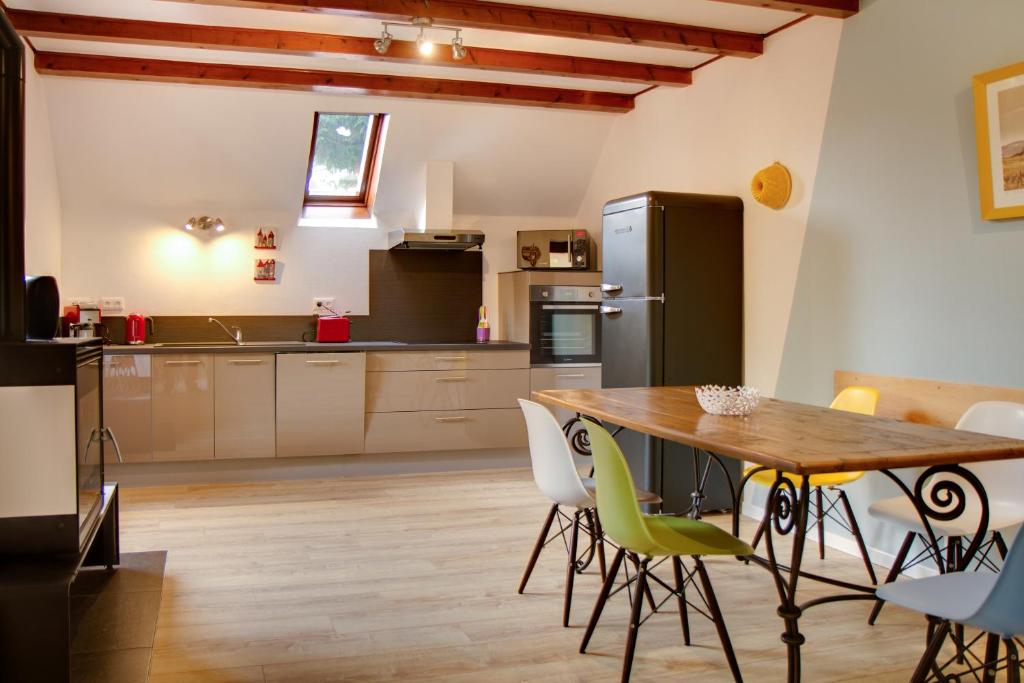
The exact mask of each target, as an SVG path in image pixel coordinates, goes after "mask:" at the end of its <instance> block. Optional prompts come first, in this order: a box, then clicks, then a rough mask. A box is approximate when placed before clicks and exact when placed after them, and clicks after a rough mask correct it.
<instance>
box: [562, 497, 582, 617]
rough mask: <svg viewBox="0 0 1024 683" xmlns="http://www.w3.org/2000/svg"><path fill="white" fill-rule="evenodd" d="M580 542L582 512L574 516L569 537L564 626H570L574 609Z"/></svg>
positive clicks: (563, 615)
mask: <svg viewBox="0 0 1024 683" xmlns="http://www.w3.org/2000/svg"><path fill="white" fill-rule="evenodd" d="M579 540H580V511H579V510H577V511H576V512H574V513H573V515H572V532H571V533H570V535H569V560H568V562H567V563H566V565H565V598H564V599H563V601H562V626H568V625H569V610H570V609H571V608H572V587H573V583H574V581H575V579H576V549H577V546H578V545H579Z"/></svg>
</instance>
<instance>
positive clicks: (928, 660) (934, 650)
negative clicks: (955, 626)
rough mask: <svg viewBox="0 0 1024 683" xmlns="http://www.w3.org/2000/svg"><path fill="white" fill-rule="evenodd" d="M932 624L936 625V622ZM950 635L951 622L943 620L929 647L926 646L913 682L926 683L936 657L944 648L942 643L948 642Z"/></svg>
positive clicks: (936, 629) (912, 679)
mask: <svg viewBox="0 0 1024 683" xmlns="http://www.w3.org/2000/svg"><path fill="white" fill-rule="evenodd" d="M932 624H933V625H934V622H932ZM948 635H949V622H948V621H943V622H941V623H940V624H938V627H937V628H935V634H934V635H933V636H932V639H931V641H930V642H929V643H928V647H927V648H925V651H924V654H923V655H922V656H921V661H919V662H918V663H917V668H916V669H914V675H913V676H911V678H910V681H911V683H924V681H926V680H927V679H928V672H929V671H931V668H932V667H933V666H934V665H935V659H936V658H937V657H938V656H939V651H940V650H941V649H942V644H943V643H944V642H946V636H948Z"/></svg>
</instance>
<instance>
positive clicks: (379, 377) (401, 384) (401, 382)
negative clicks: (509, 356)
mask: <svg viewBox="0 0 1024 683" xmlns="http://www.w3.org/2000/svg"><path fill="white" fill-rule="evenodd" d="M529 395H530V371H529V370H454V371H447V372H430V371H412V372H368V373H366V412H368V413H392V412H400V411H411V410H463V409H480V408H518V407H519V404H518V403H516V399H518V398H527V397H529Z"/></svg>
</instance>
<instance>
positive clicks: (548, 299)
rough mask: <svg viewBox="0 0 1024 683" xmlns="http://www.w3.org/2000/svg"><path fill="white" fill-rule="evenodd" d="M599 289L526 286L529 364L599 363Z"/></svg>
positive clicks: (541, 365)
mask: <svg viewBox="0 0 1024 683" xmlns="http://www.w3.org/2000/svg"><path fill="white" fill-rule="evenodd" d="M600 308H601V288H600V287H569V286H558V285H531V286H530V365H532V366H533V367H551V366H565V365H577V366H580V365H599V364H600V363H601V313H600Z"/></svg>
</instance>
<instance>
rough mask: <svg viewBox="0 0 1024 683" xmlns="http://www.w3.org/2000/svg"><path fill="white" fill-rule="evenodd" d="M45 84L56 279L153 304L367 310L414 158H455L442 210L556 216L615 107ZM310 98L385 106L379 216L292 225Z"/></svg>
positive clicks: (174, 309) (173, 311)
mask: <svg viewBox="0 0 1024 683" xmlns="http://www.w3.org/2000/svg"><path fill="white" fill-rule="evenodd" d="M46 85H47V94H48V97H49V104H50V111H51V118H52V121H53V136H54V145H55V148H56V155H57V167H58V170H59V174H60V184H61V199H62V209H63V217H64V231H63V239H62V243H63V256H64V269H63V286H62V293H63V295H64V297H65V298H69V297H85V296H88V297H104V296H124V297H126V299H127V306H128V308H129V309H131V310H140V311H142V312H145V313H148V314H151V315H152V314H157V315H188V314H198V315H202V314H209V313H221V314H238V315H242V314H250V315H257V314H281V315H287V314H293V315H294V314H305V313H307V312H309V311H310V310H311V304H310V300H311V298H312V297H313V296H334V297H335V298H336V303H337V305H338V306H340V307H342V308H343V309H351V310H352V311H353V313H356V314H365V313H367V312H368V311H367V306H368V300H367V277H366V272H367V254H366V252H367V250H369V249H377V248H384V246H385V239H386V232H387V230H389V229H393V228H399V227H414V226H416V225H417V222H418V218H419V216H420V213H421V210H422V205H423V201H424V194H425V168H426V163H427V161H430V160H446V161H452V162H454V169H455V173H454V186H455V196H454V212H455V214H459V215H462V216H467V215H468V216H473V217H474V218H472V219H464V220H463V219H460V220H461V221H462V223H460V225H461V226H462V227H476V228H479V229H483V230H484V231H485V232H487V233H489V234H490V233H491V231H492V230H493V231H496V232H495V234H504V233H507V232H508V231H509V230H512V231H513V232H514V225H516V224H521V223H523V219H520V218H516V217H517V216H523V215H527V216H530V215H532V216H564V217H566V218H564V219H560V220H561V221H563V222H564V223H568V222H571V221H572V220H574V218H573V217H574V216H575V213H576V211H577V208H578V207H579V204H580V201H581V199H582V197H583V193H584V192H585V190H586V187H587V182H588V180H589V178H590V175H591V172H592V169H593V167H594V165H595V163H596V161H597V157H598V155H599V154H600V150H601V148H602V146H603V144H604V140H605V138H606V136H607V133H608V130H609V129H610V127H611V125H612V123H613V121H614V116H612V115H608V114H599V113H588V112H574V111H562V110H551V109H535V108H523V107H505V106H495V105H480V104H462V103H447V102H434V101H418V100H400V99H382V98H358V97H340V96H332V95H322V94H311V93H292V92H282V91H264V90H247V89H238V88H220V87H209V86H194V85H174V84H159V83H138V82H121V81H100V80H87V79H75V78H57V77H52V78H47V79H46ZM318 110H320V111H383V112H388V113H390V114H391V115H392V117H391V122H390V127H389V133H388V140H387V144H386V146H385V150H384V158H383V165H382V171H381V179H380V189H379V192H378V197H377V207H376V213H377V219H378V221H377V224H378V227H376V228H360V229H338V228H311V227H297V226H296V221H297V218H298V215H299V211H300V208H301V199H302V188H303V184H304V181H305V173H306V164H307V161H308V154H309V141H310V133H311V130H312V121H313V112H315V111H318ZM203 213H207V214H210V215H213V216H219V217H221V218H223V219H224V222H225V223H226V224H227V225H228V228H229V230H228V232H227V233H226V234H225V235H222V236H219V237H214V238H212V239H206V240H203V239H201V238H196V237H194V236H192V235H189V234H186V233H185V232H184V231H183V230H182V229H181V225H182V224H183V222H184V221H185V220H186V219H187V218H188V217H189V216H192V215H198V214H203ZM528 221H531V222H533V224H537V222H538V221H539V222H541V223H543V222H544V219H528ZM267 225H269V226H272V227H274V228H275V230H276V232H277V233H278V234H279V235H280V238H281V248H280V249H279V250H278V251H277V252H276V253H275V252H271V253H274V255H275V257H276V258H278V262H279V265H278V268H279V271H280V272H279V274H280V282H279V283H277V284H265V283H264V284H257V283H254V282H253V281H252V275H251V271H252V268H253V260H254V259H255V258H256V256H257V255H258V254H266V253H267V252H256V251H254V250H253V249H251V247H250V243H251V240H252V239H253V234H254V233H255V231H256V227H257V226H267ZM496 239H499V238H496ZM500 239H504V238H500ZM488 247H489V248H488V250H487V252H488V254H491V255H492V256H493V255H497V254H498V251H496V250H495V249H494V248H493V247H491V246H490V244H489V245H488ZM513 252H514V245H510V246H509V247H508V255H507V258H508V259H511V258H512V255H513ZM501 258H505V257H501ZM485 288H486V289H487V291H488V292H489V291H490V285H485Z"/></svg>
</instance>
